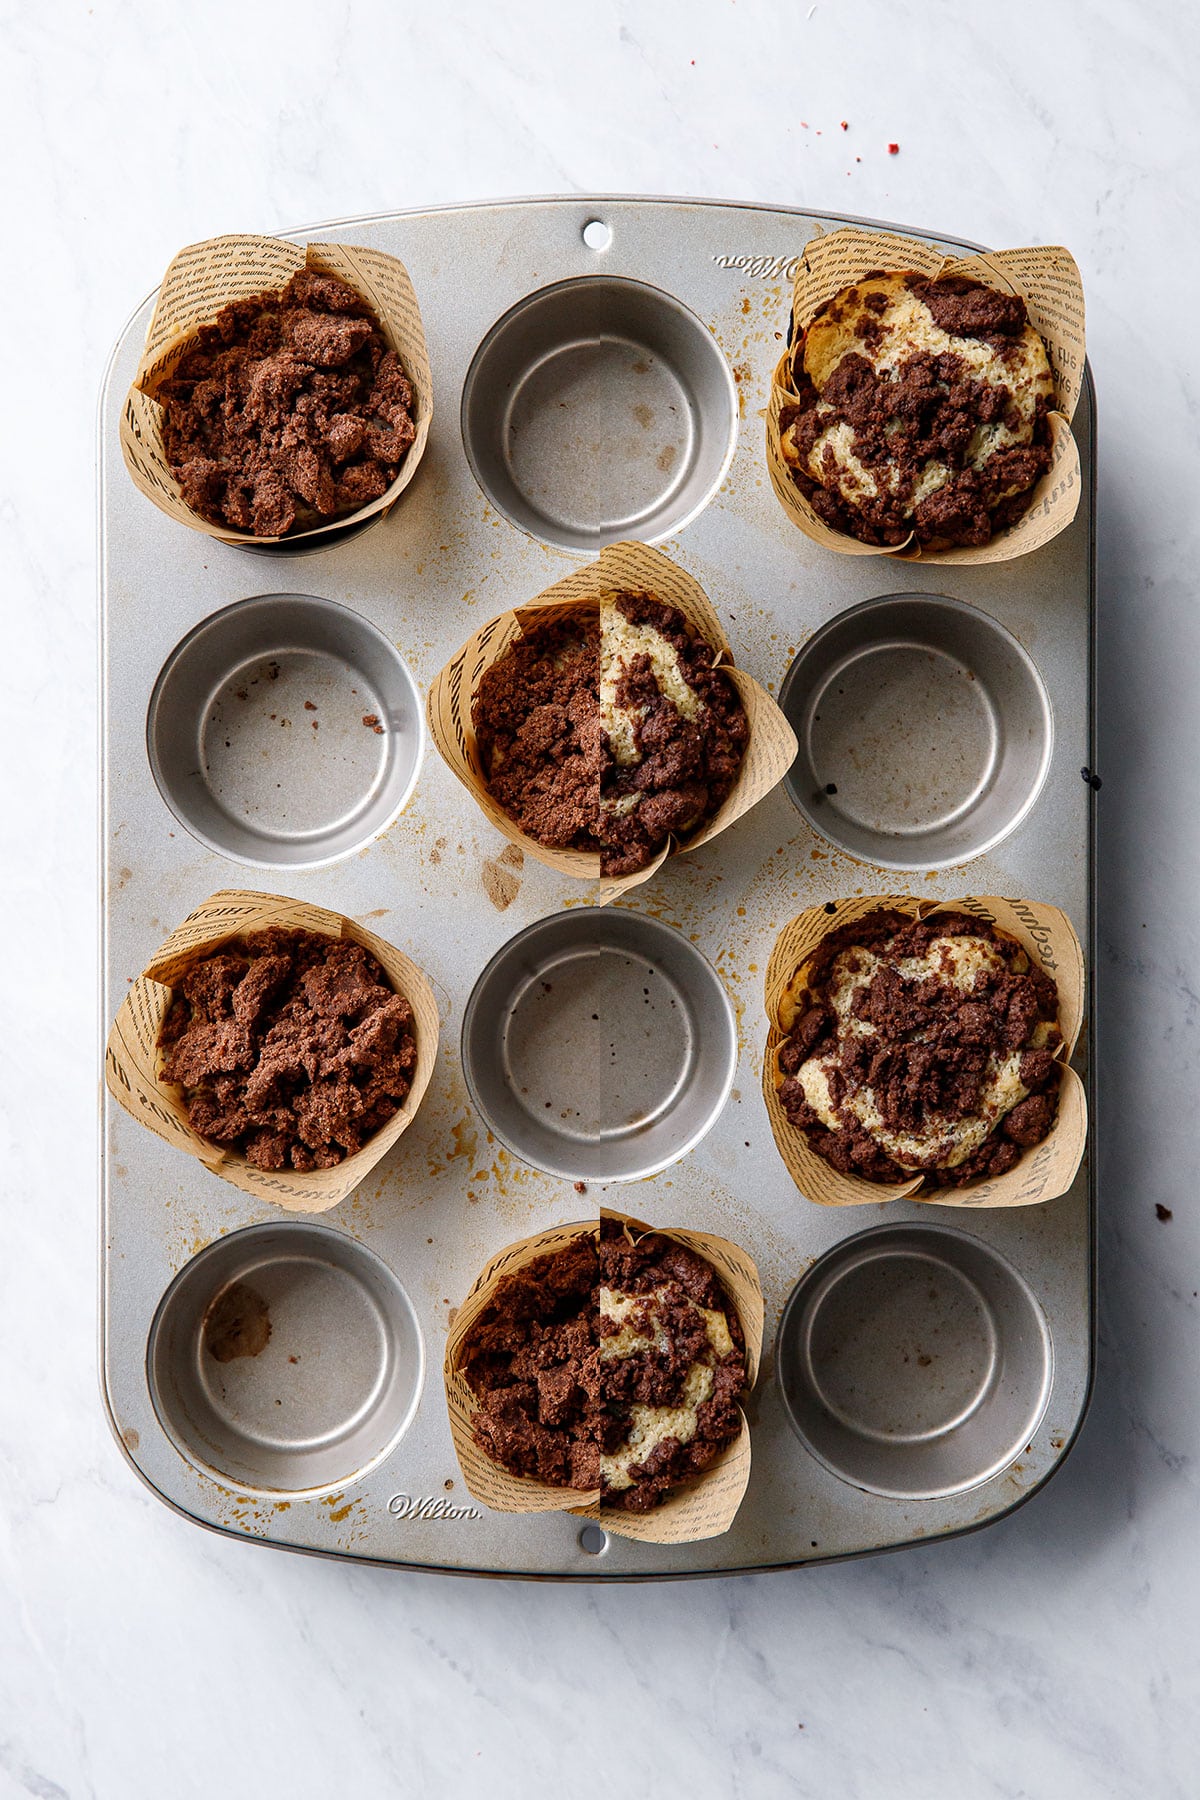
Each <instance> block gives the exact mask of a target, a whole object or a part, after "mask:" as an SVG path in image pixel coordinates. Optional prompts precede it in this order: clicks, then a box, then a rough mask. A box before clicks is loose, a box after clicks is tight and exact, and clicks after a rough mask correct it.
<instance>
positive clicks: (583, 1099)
mask: <svg viewBox="0 0 1200 1800" xmlns="http://www.w3.org/2000/svg"><path fill="white" fill-rule="evenodd" d="M462 1058H463V1069H464V1072H465V1074H466V1079H467V1085H468V1088H469V1089H470V1093H471V1098H472V1100H473V1101H474V1103H475V1106H476V1107H477V1108H478V1110H479V1112H480V1113H481V1114H482V1116H483V1118H484V1120H485V1122H486V1124H487V1126H488V1128H489V1130H491V1131H492V1132H493V1133H494V1134H495V1136H496V1137H497V1138H498V1139H499V1140H500V1142H501V1143H502V1144H504V1145H505V1146H506V1148H507V1149H509V1150H511V1151H512V1152H513V1153H514V1154H515V1155H517V1156H519V1157H520V1158H521V1159H522V1161H524V1162H527V1163H531V1164H532V1165H533V1167H534V1168H537V1169H542V1170H544V1171H545V1172H546V1173H547V1174H550V1175H561V1176H565V1177H567V1178H568V1179H584V1180H594V1181H637V1180H640V1179H641V1178H642V1177H643V1176H646V1175H653V1174H655V1173H656V1172H657V1171H658V1170H659V1169H664V1168H666V1167H667V1165H668V1164H669V1163H672V1162H675V1161H677V1160H678V1159H679V1158H680V1157H681V1156H684V1155H686V1154H687V1152H688V1151H689V1150H691V1149H693V1148H694V1147H695V1145H696V1144H698V1143H699V1142H700V1140H701V1138H703V1137H704V1135H705V1134H706V1132H708V1130H709V1129H710V1127H711V1126H712V1125H713V1123H714V1122H715V1120H716V1119H717V1117H718V1115H719V1114H720V1112H721V1109H722V1107H723V1106H724V1104H725V1101H726V1099H727V1098H728V1096H729V1090H730V1087H731V1086H732V1084H733V1074H734V1069H735V1067H736V1064H737V1028H736V1022H735V1019H734V1013H733V1007H732V1005H731V1004H730V1000H729V996H728V995H727V994H726V992H725V989H724V988H723V987H722V985H721V983H720V981H719V980H718V978H717V975H716V973H715V972H714V970H713V969H712V967H711V965H710V964H709V963H708V962H707V961H706V960H705V958H704V957H703V956H702V955H701V954H700V952H699V951H698V950H697V949H696V947H695V946H694V945H693V944H691V943H689V942H688V940H687V938H685V937H684V936H683V935H682V934H681V933H680V932H678V931H676V930H674V929H673V928H672V927H671V926H669V925H663V924H660V923H659V922H658V921H657V920H656V919H648V918H645V917H644V916H643V915H641V914H639V913H634V912H629V911H626V910H625V909H624V908H616V907H608V908H604V909H603V910H601V909H598V908H592V907H586V908H584V907H580V908H577V909H573V910H572V911H569V912H561V913H554V914H552V915H551V916H550V917H549V918H546V919H539V920H538V921H537V923H536V924H534V925H530V926H527V927H526V929H525V930H524V931H522V932H519V933H518V935H517V936H516V937H514V938H511V939H510V940H509V942H508V943H507V944H505V945H504V946H503V948H502V949H501V950H499V951H498V952H497V954H496V955H495V956H494V957H493V958H492V960H491V962H490V963H489V964H488V965H487V967H486V968H485V969H484V971H483V973H482V974H481V975H480V977H479V979H478V981H477V982H476V983H475V986H474V989H473V990H472V993H471V997H470V999H469V1000H468V1002H467V1008H466V1014H465V1016H464V1019H463V1034H462Z"/></svg>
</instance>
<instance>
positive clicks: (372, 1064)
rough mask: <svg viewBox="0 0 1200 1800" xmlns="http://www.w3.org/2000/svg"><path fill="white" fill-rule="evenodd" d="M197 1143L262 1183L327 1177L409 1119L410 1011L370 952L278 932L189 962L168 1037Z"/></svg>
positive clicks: (171, 1067) (166, 1062)
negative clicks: (379, 1134) (404, 1110)
mask: <svg viewBox="0 0 1200 1800" xmlns="http://www.w3.org/2000/svg"><path fill="white" fill-rule="evenodd" d="M158 1042H159V1046H160V1048H161V1049H162V1051H163V1059H162V1068H161V1073H162V1078H163V1080H164V1081H174V1082H178V1083H179V1084H180V1086H181V1087H182V1088H183V1090H184V1095H185V1098H186V1102H187V1116H188V1122H189V1124H190V1125H191V1126H192V1128H193V1130H195V1131H198V1132H199V1133H200V1134H201V1136H202V1137H206V1138H208V1139H210V1140H211V1141H212V1142H213V1143H216V1144H221V1145H224V1146H225V1147H226V1148H227V1149H230V1150H237V1151H240V1152H241V1154H242V1155H243V1156H244V1157H245V1158H246V1161H247V1162H248V1163H252V1164H253V1165H254V1167H255V1168H258V1169H296V1170H299V1171H300V1172H301V1173H308V1172H310V1171H312V1170H313V1169H330V1168H333V1167H334V1166H335V1165H336V1164H337V1163H340V1162H342V1161H343V1160H344V1158H345V1157H347V1156H352V1155H353V1154H354V1153H355V1151H357V1150H360V1149H361V1148H362V1146H363V1144H364V1143H365V1142H366V1140H367V1139H368V1138H369V1137H370V1136H371V1135H372V1134H373V1133H374V1132H376V1131H378V1130H379V1128H380V1127H381V1126H382V1125H385V1124H386V1123H387V1121H388V1120H389V1119H390V1118H392V1117H393V1115H394V1114H395V1113H397V1112H398V1111H399V1110H400V1106H401V1104H402V1102H403V1101H404V1099H405V1098H406V1096H407V1094H408V1091H409V1088H410V1087H411V1085H412V1076H413V1070H414V1068H415V1065H416V1059H417V1047H416V1040H415V1037H414V1025H413V1013H412V1008H411V1006H410V1005H409V1003H408V1001H407V1000H406V999H405V998H404V997H403V995H401V994H397V993H396V992H395V991H394V990H393V988H392V987H391V986H390V985H389V983H388V979H387V976H386V974H385V973H384V971H383V969H382V967H381V966H380V964H379V963H378V962H377V961H376V959H375V958H374V957H373V956H372V955H370V953H369V952H368V951H366V950H364V949H363V947H362V946H361V944H354V943H349V942H346V941H345V940H343V939H341V938H332V937H326V936H324V935H323V934H322V933H320V932H315V931H301V930H293V929H288V928H286V927H283V926H279V925H271V926H268V927H267V928H266V929H265V930H262V931H250V932H246V933H245V934H244V936H242V937H239V938H233V939H231V940H230V942H229V943H227V944H224V945H223V946H222V947H221V949H220V950H219V951H216V952H215V953H213V954H212V955H210V956H204V957H201V958H199V959H198V960H197V961H196V962H194V963H193V964H192V966H191V968H189V969H188V970H187V972H186V974H185V975H184V976H183V977H182V979H181V981H180V983H179V986H178V988H177V990H176V992H175V996H174V999H173V1000H172V1002H171V1005H170V1007H169V1009H168V1011H167V1015H166V1018H165V1019H164V1020H163V1024H162V1029H161V1031H160V1032H159V1038H158Z"/></svg>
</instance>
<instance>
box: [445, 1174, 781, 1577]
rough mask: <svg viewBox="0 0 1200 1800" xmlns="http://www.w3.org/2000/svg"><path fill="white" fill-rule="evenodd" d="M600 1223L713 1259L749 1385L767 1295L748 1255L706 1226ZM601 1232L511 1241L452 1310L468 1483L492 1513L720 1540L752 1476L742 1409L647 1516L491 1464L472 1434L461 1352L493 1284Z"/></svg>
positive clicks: (584, 1226)
mask: <svg viewBox="0 0 1200 1800" xmlns="http://www.w3.org/2000/svg"><path fill="white" fill-rule="evenodd" d="M601 1219H603V1220H605V1221H609V1220H613V1221H615V1222H616V1223H618V1224H619V1225H621V1226H622V1227H623V1229H624V1230H625V1231H626V1233H627V1234H628V1235H629V1237H630V1239H631V1240H636V1239H637V1238H639V1237H641V1236H643V1235H644V1234H645V1233H646V1232H648V1231H651V1230H653V1231H654V1232H655V1233H656V1234H657V1235H658V1236H661V1237H667V1238H673V1239H674V1240H675V1241H676V1242H677V1243H680V1244H683V1245H684V1246H686V1248H687V1249H689V1250H694V1251H695V1252H696V1254H697V1255H698V1256H702V1257H704V1258H705V1260H706V1261H707V1262H709V1263H711V1264H712V1266H713V1268H714V1269H715V1271H716V1273H717V1275H718V1277H719V1279H720V1281H721V1285H722V1287H724V1289H725V1291H726V1293H727V1294H728V1296H729V1299H730V1300H731V1302H732V1304H733V1306H734V1308H735V1309H736V1311H737V1315H738V1318H739V1320H740V1321H741V1326H742V1335H743V1337H744V1339H745V1344H746V1388H747V1391H749V1390H750V1389H751V1388H752V1387H753V1386H754V1383H755V1380H756V1379H757V1376H758V1366H759V1359H760V1357H761V1354H762V1338H763V1295H762V1286H761V1284H760V1282H759V1278H758V1270H757V1269H756V1268H755V1266H754V1264H753V1262H752V1261H751V1260H750V1258H749V1257H748V1256H747V1255H746V1253H745V1251H744V1250H742V1249H740V1248H739V1247H738V1246H737V1245H736V1244H732V1243H729V1242H728V1241H727V1240H726V1239H725V1238H720V1237H714V1236H713V1235H712V1234H711V1233H709V1232H704V1231H686V1230H677V1229H675V1228H671V1229H663V1228H660V1227H658V1226H653V1227H652V1226H649V1225H645V1224H643V1223H642V1222H641V1221H640V1220H636V1219H630V1218H627V1217H626V1216H625V1215H624V1214H622V1213H615V1212H609V1211H608V1210H607V1209H602V1211H601ZM599 1235H600V1220H595V1219H593V1220H581V1221H579V1222H578V1223H576V1224H572V1225H555V1226H551V1227H550V1228H549V1229H547V1230H545V1231H539V1232H536V1233H534V1235H533V1236H532V1237H527V1238H522V1239H520V1240H519V1241H518V1242H517V1243H515V1244H510V1245H509V1246H508V1247H507V1249H504V1250H501V1251H500V1252H499V1253H498V1255H496V1256H494V1257H492V1259H491V1261H490V1262H489V1263H488V1264H487V1266H486V1268H484V1270H483V1271H482V1273H481V1274H480V1275H479V1277H478V1279H477V1280H476V1282H475V1283H474V1285H473V1287H472V1288H471V1291H470V1293H469V1294H468V1295H467V1297H466V1299H465V1300H464V1301H463V1304H462V1306H461V1307H460V1308H459V1309H458V1312H457V1313H456V1314H455V1317H454V1322H453V1324H452V1326H451V1328H450V1334H449V1337H448V1338H447V1341H446V1355H445V1361H444V1364H443V1374H444V1378H445V1385H446V1406H447V1410H448V1412H449V1417H450V1435H451V1437H452V1438H453V1439H454V1448H455V1451H456V1453H457V1455H458V1461H459V1467H460V1468H461V1470H462V1473H463V1479H464V1481H465V1482H466V1484H467V1488H468V1489H469V1491H470V1493H471V1494H472V1496H473V1497H474V1498H475V1499H476V1500H479V1501H480V1502H482V1504H483V1505H485V1506H489V1507H491V1508H492V1509H493V1511H495V1512H510V1513H539V1512H570V1513H574V1514H576V1515H578V1516H579V1517H581V1518H587V1519H592V1520H594V1521H595V1522H596V1523H597V1524H600V1525H602V1526H603V1528H604V1530H605V1531H607V1532H609V1533H611V1534H612V1535H613V1536H615V1537H628V1538H638V1539H640V1540H641V1541H642V1542H643V1543H651V1544H684V1543H696V1542H698V1541H699V1540H700V1539H702V1538H710V1537H719V1536H720V1535H721V1533H722V1532H725V1531H728V1529H729V1527H730V1526H731V1525H732V1523H733V1520H734V1517H735V1515H736V1513H737V1510H738V1507H739V1506H740V1505H741V1502H742V1496H743V1495H744V1494H745V1491H746V1484H747V1482H748V1481H749V1479H750V1427H749V1425H748V1424H747V1422H746V1417H745V1414H744V1413H743V1414H742V1415H741V1430H740V1432H739V1434H738V1436H737V1437H736V1438H735V1439H734V1441H733V1443H732V1444H730V1445H729V1446H728V1447H727V1448H726V1449H725V1450H723V1451H722V1452H721V1454H720V1456H718V1457H717V1458H716V1459H715V1460H714V1461H713V1462H712V1463H711V1464H710V1465H709V1467H708V1468H707V1469H705V1470H704V1472H703V1473H702V1474H701V1475H698V1476H697V1477H696V1478H695V1479H694V1480H693V1481H690V1482H686V1483H684V1484H683V1485H682V1486H681V1487H679V1488H678V1489H676V1490H675V1492H673V1493H672V1494H671V1495H670V1497H669V1498H668V1499H666V1500H664V1501H663V1502H662V1504H661V1505H660V1506H657V1507H655V1508H654V1509H653V1510H652V1511H651V1512H648V1513H627V1512H622V1511H621V1510H620V1509H619V1508H616V1507H614V1508H611V1509H610V1508H602V1507H601V1505H600V1490H599V1488H593V1489H591V1490H586V1491H585V1490H582V1489H577V1488H561V1487H552V1486H550V1485H549V1484H548V1483H546V1482H542V1481H538V1480H536V1479H533V1478H531V1477H528V1476H521V1475H512V1474H510V1473H509V1471H508V1470H507V1469H505V1468H502V1467H501V1465H500V1464H499V1463H496V1462H493V1461H492V1459H491V1457H490V1456H487V1455H486V1454H485V1452H484V1451H482V1450H481V1449H480V1448H479V1446H478V1444H477V1443H476V1442H475V1439H474V1437H473V1435H472V1431H471V1418H472V1415H473V1413H474V1412H475V1410H476V1405H477V1402H476V1400H475V1397H474V1395H473V1394H472V1392H471V1389H470V1386H469V1385H468V1383H467V1380H466V1377H465V1376H464V1375H463V1373H462V1369H461V1361H462V1349H463V1345H464V1343H465V1340H466V1337H467V1334H468V1332H469V1331H470V1329H471V1327H472V1326H473V1325H474V1323H475V1321H476V1320H477V1319H478V1318H479V1316H480V1314H481V1313H482V1312H483V1311H484V1309H485V1308H486V1307H487V1306H488V1305H490V1303H491V1300H492V1297H493V1295H494V1294H495V1291H496V1288H497V1285H498V1284H499V1282H500V1281H501V1280H502V1278H503V1277H504V1276H506V1275H512V1274H515V1273H516V1272H517V1271H518V1270H519V1269H521V1268H523V1267H525V1265H526V1264H527V1263H530V1262H532V1261H534V1259H535V1258H537V1257H539V1256H546V1255H549V1254H551V1253H552V1252H553V1251H556V1250H560V1249H565V1248H566V1247H567V1246H568V1245H569V1244H573V1243H577V1242H578V1241H579V1240H580V1239H581V1238H583V1237H593V1238H595V1239H597V1241H598V1240H599ZM572 1502H574V1504H572Z"/></svg>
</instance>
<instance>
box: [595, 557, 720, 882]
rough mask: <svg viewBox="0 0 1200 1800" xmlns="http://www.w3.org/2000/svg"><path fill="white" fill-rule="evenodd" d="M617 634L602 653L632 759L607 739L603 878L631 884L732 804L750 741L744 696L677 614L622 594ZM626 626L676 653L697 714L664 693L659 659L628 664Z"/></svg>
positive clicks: (636, 658)
mask: <svg viewBox="0 0 1200 1800" xmlns="http://www.w3.org/2000/svg"><path fill="white" fill-rule="evenodd" d="M612 605H613V612H614V613H615V614H616V615H617V620H616V626H615V629H612V630H611V631H610V632H609V633H608V634H607V636H608V639H609V642H608V643H607V644H606V646H605V663H606V665H608V666H607V667H606V674H607V675H608V676H609V679H610V680H611V682H612V685H613V702H614V705H615V708H616V709H617V710H618V712H620V713H622V714H624V715H625V717H626V718H627V719H628V721H629V725H630V730H629V736H631V737H632V757H631V758H630V759H629V760H626V757H625V755H624V748H625V747H624V745H622V746H621V747H620V748H618V745H617V743H616V742H615V741H614V739H613V737H612V735H611V734H608V735H606V741H605V749H606V758H605V765H604V772H603V776H602V779H601V787H600V824H599V832H598V835H599V838H600V872H601V874H602V875H606V876H621V875H629V874H632V873H633V872H634V871H635V870H636V869H641V868H644V867H645V865H646V864H647V863H648V862H650V861H651V860H652V858H653V857H654V855H655V854H656V852H657V851H658V849H659V847H660V845H661V844H662V842H663V840H664V838H666V837H667V836H669V835H670V833H672V832H675V833H679V834H682V833H686V832H691V831H695V830H696V829H697V828H698V827H699V826H700V825H701V824H703V823H704V821H705V820H706V819H710V818H711V817H712V815H713V814H714V813H715V812H716V811H717V809H718V807H719V806H721V804H722V803H723V802H724V800H725V799H726V798H727V796H728V794H729V791H730V789H731V788H732V787H733V784H734V782H735V781H736V779H737V774H738V770H739V769H740V768H741V766H742V758H743V756H744V755H745V753H746V744H747V741H748V738H749V735H750V728H749V724H748V722H747V719H746V714H745V710H744V708H743V706H742V703H741V700H740V699H739V697H738V692H737V689H736V688H735V687H734V685H733V683H732V682H731V681H730V679H729V677H728V676H727V675H726V674H725V673H724V671H723V670H721V669H715V668H714V667H713V651H712V646H711V645H710V644H707V643H705V642H704V640H703V639H702V638H700V637H698V636H697V634H696V633H695V632H694V631H693V630H692V629H691V627H690V626H689V624H688V622H687V620H686V619H685V618H684V616H683V614H682V613H681V612H680V611H679V609H678V608H677V607H673V606H666V605H664V604H663V603H662V602H661V601H659V600H656V599H655V598H654V596H653V595H652V594H644V593H643V594H635V593H626V594H617V595H615V596H614V598H613V603H612ZM620 620H624V621H626V623H627V624H629V625H631V626H634V627H639V626H640V627H646V628H648V629H649V630H650V631H651V632H653V633H654V634H656V636H657V637H658V639H659V640H660V641H661V643H662V644H663V645H664V646H667V647H669V651H670V652H672V653H673V656H674V663H675V668H676V669H677V671H678V674H679V677H680V678H681V680H682V682H683V684H684V687H685V690H686V692H687V693H688V694H690V695H691V696H692V698H691V699H690V700H687V701H686V702H685V703H686V705H687V706H688V707H689V708H690V710H691V712H692V716H691V717H686V716H684V713H683V712H681V710H680V705H679V697H678V695H676V696H675V697H672V695H671V694H670V693H669V692H667V691H665V689H664V686H663V684H662V680H661V677H660V674H659V672H658V671H657V670H656V668H655V662H654V658H653V657H652V656H651V655H650V654H648V653H647V652H646V651H645V650H641V649H636V650H634V651H633V653H632V654H629V653H628V652H627V651H626V650H625V649H624V647H623V645H622V642H621V630H620Z"/></svg>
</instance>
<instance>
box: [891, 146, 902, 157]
mask: <svg viewBox="0 0 1200 1800" xmlns="http://www.w3.org/2000/svg"><path fill="white" fill-rule="evenodd" d="M899 154H900V146H899V144H889V145H888V155H889V156H899Z"/></svg>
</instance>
